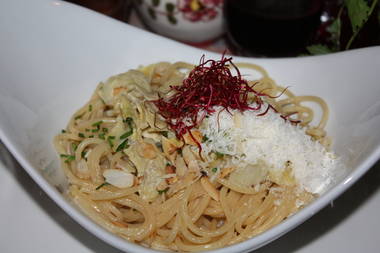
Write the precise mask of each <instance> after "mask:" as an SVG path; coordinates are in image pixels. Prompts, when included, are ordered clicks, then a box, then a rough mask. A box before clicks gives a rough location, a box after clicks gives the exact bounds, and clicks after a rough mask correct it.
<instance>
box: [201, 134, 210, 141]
mask: <svg viewBox="0 0 380 253" xmlns="http://www.w3.org/2000/svg"><path fill="white" fill-rule="evenodd" d="M208 140H209V138H208V137H207V136H206V135H204V136H203V137H202V142H203V143H205V142H206V141H208Z"/></svg>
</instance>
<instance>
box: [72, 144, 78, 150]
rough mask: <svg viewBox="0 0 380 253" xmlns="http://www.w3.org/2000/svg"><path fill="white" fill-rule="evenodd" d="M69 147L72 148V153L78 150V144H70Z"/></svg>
mask: <svg viewBox="0 0 380 253" xmlns="http://www.w3.org/2000/svg"><path fill="white" fill-rule="evenodd" d="M71 147H72V148H73V150H74V152H75V151H76V150H77V148H78V144H76V143H71Z"/></svg>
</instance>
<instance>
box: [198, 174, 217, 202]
mask: <svg viewBox="0 0 380 253" xmlns="http://www.w3.org/2000/svg"><path fill="white" fill-rule="evenodd" d="M201 185H202V187H203V189H204V190H205V191H206V192H207V193H208V195H210V197H211V198H213V199H214V200H216V201H219V192H218V191H217V190H216V189H215V187H214V186H213V185H212V184H211V182H210V181H209V180H208V178H207V177H202V178H201Z"/></svg>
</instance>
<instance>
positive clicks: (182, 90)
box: [153, 55, 285, 153]
mask: <svg viewBox="0 0 380 253" xmlns="http://www.w3.org/2000/svg"><path fill="white" fill-rule="evenodd" d="M230 66H232V68H233V69H234V70H235V71H236V75H233V74H232V73H231V69H230ZM254 86H255V84H253V85H252V86H249V85H248V82H247V81H246V80H245V79H243V78H242V76H241V74H240V71H239V69H238V68H237V66H236V65H234V64H233V62H232V57H225V55H223V56H222V58H221V60H211V59H210V60H205V56H204V55H203V56H202V57H201V59H200V63H199V65H198V66H196V67H195V68H194V69H193V70H192V71H191V72H190V73H189V75H188V77H187V78H185V79H184V80H183V83H182V85H181V86H171V87H170V88H171V90H174V91H176V93H175V94H174V95H172V96H171V97H169V98H162V97H160V98H159V99H157V100H154V101H153V103H154V104H155V105H156V107H157V108H158V111H159V114H160V115H161V116H162V117H163V118H164V119H165V120H166V122H167V124H168V125H169V127H170V128H171V129H172V130H173V131H174V132H175V133H176V136H177V138H179V139H183V135H184V134H186V133H189V134H190V136H191V138H192V139H193V140H194V141H195V142H196V143H197V145H198V147H199V153H201V150H202V148H201V145H200V143H199V142H198V141H197V140H196V139H195V138H194V137H193V135H192V134H191V131H190V130H191V129H192V128H195V127H197V126H199V125H200V123H201V122H202V120H203V119H204V117H205V116H206V115H208V114H212V113H214V112H215V109H214V107H215V106H221V107H223V108H224V109H225V110H227V111H229V109H232V110H239V111H241V112H243V111H246V110H253V111H258V110H260V109H261V106H262V105H263V104H264V102H263V100H262V99H261V97H270V98H277V97H278V96H276V97H271V96H269V95H268V94H264V93H262V92H257V91H255V90H254V89H253V87H254ZM283 92H285V90H284V91H283ZM283 92H282V93H281V94H283ZM250 94H253V95H254V101H255V103H256V105H255V107H252V106H251V105H250V103H249V101H248V96H249V95H250ZM281 94H280V95H281ZM269 109H273V110H274V111H275V112H277V110H276V109H275V108H274V107H273V106H271V105H268V108H267V109H266V110H265V111H264V112H262V113H260V114H258V115H259V116H262V115H265V114H266V113H267V112H268V110H269ZM199 112H204V113H203V115H202V116H201V118H200V119H199Z"/></svg>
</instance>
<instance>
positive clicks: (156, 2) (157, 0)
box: [152, 0, 160, 7]
mask: <svg viewBox="0 0 380 253" xmlns="http://www.w3.org/2000/svg"><path fill="white" fill-rule="evenodd" d="M152 5H153V6H154V7H157V6H159V5H160V0H152Z"/></svg>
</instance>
